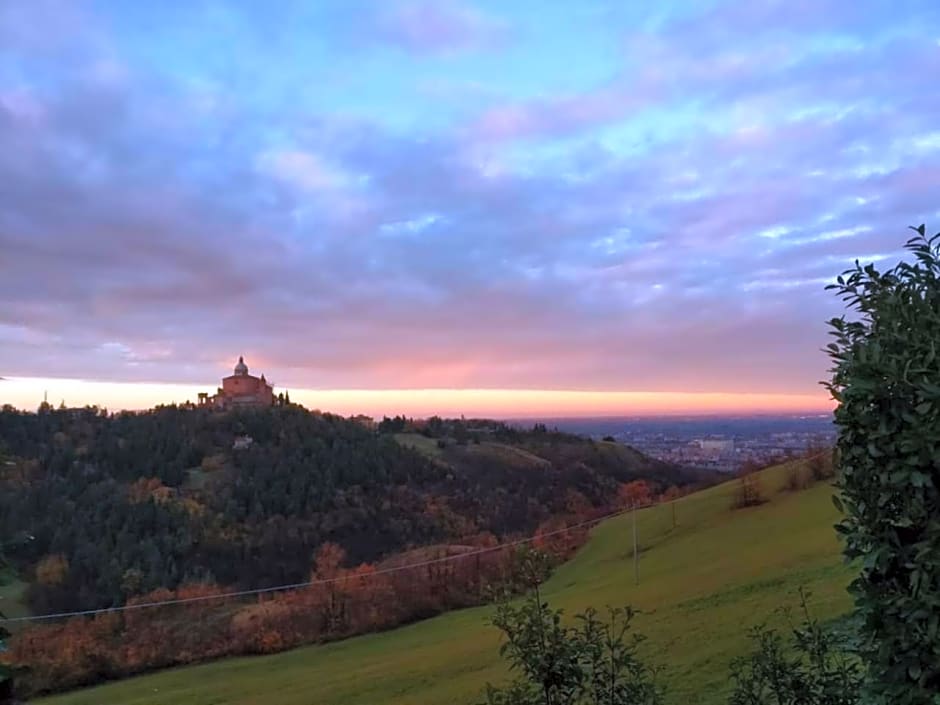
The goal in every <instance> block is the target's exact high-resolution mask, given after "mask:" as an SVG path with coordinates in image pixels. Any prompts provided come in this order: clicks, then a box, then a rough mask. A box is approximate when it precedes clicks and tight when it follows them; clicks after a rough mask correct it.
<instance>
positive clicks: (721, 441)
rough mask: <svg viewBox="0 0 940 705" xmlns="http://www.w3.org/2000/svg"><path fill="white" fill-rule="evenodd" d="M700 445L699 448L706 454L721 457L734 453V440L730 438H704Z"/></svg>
mask: <svg viewBox="0 0 940 705" xmlns="http://www.w3.org/2000/svg"><path fill="white" fill-rule="evenodd" d="M698 444H699V445H698V447H699V448H700V449H701V450H702V451H704V452H705V453H715V454H716V455H721V454H722V453H731V452H733V451H734V440H733V439H730V438H704V439H702V440H700V441H699V442H698Z"/></svg>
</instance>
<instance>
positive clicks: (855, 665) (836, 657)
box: [728, 596, 864, 705]
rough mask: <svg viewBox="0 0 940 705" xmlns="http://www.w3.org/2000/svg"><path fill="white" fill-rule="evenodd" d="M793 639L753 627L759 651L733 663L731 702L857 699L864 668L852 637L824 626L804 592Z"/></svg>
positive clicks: (832, 704)
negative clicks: (854, 653) (787, 641)
mask: <svg viewBox="0 0 940 705" xmlns="http://www.w3.org/2000/svg"><path fill="white" fill-rule="evenodd" d="M801 606H802V615H803V620H802V623H801V624H800V625H799V626H797V627H795V628H794V629H793V644H792V645H788V644H787V643H786V642H785V641H784V638H783V636H782V635H781V634H780V633H779V632H777V631H776V630H773V629H768V628H766V627H764V626H761V627H757V628H755V629H754V630H753V631H752V632H751V638H752V639H753V640H754V642H755V644H756V649H755V651H754V652H753V653H752V654H750V655H748V656H744V657H742V658H739V659H735V661H733V662H732V664H731V678H732V681H733V682H734V691H733V692H732V694H731V698H730V699H729V701H728V703H729V705H857V703H859V697H860V692H861V686H862V680H863V673H864V671H863V669H862V667H861V663H860V662H859V660H858V659H857V658H855V657H854V656H853V655H852V649H851V648H850V645H849V644H848V643H847V640H846V639H845V638H843V637H840V636H839V635H838V634H837V633H835V632H834V631H831V630H826V629H824V628H823V627H822V626H821V625H820V624H819V622H818V621H817V620H815V619H813V617H812V616H811V615H810V613H809V610H808V608H807V605H806V597H805V596H802V600H801Z"/></svg>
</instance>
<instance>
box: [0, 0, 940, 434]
mask: <svg viewBox="0 0 940 705" xmlns="http://www.w3.org/2000/svg"><path fill="white" fill-rule="evenodd" d="M938 37H940V3H937V2H934V1H932V0H921V1H918V0H895V1H893V2H880V1H875V2H866V3H856V2H850V1H849V0H813V1H812V2H810V1H808V0H795V1H794V0H789V1H783V0H751V1H747V2H744V1H741V2H739V1H734V2H731V1H723V0H709V1H706V2H699V1H698V0H695V1H692V0H673V1H671V2H664V3H657V4H655V6H654V5H653V4H649V3H624V2H613V1H611V2H607V1H606V0H598V1H597V2H585V3H545V2H534V1H532V2H525V1H520V2H513V3H505V2H498V1H496V0H440V1H430V0H388V1H385V2H368V1H366V0H335V1H333V2H327V1H323V2H316V3H295V2H285V3H274V4H265V5H262V4H260V3H253V2H229V3H128V2H121V1H119V0H90V1H89V2H83V3H59V2H53V1H51V0H33V1H30V2H9V3H3V4H0V183H2V184H3V185H4V188H2V189H0V375H3V377H5V378H6V380H4V381H2V382H0V403H4V402H7V403H13V404H15V405H17V406H27V407H34V406H35V405H36V404H37V403H38V401H39V400H40V399H41V396H42V392H43V391H44V390H45V389H48V390H49V394H50V401H54V403H56V404H57V403H58V401H59V399H61V398H64V399H66V401H67V402H68V403H71V404H76V405H81V404H86V403H89V404H91V403H98V404H101V405H104V406H108V407H113V408H142V407H146V406H149V405H151V404H153V403H158V402H161V403H169V402H172V401H177V402H179V401H184V400H185V399H186V398H190V400H192V401H195V399H196V391H198V390H204V389H206V388H207V385H208V386H209V388H212V387H213V386H214V385H215V384H216V383H217V380H218V379H219V377H220V374H221V373H223V372H224V371H226V370H229V369H231V365H232V360H234V359H236V358H237V356H238V355H245V356H246V359H249V360H250V362H251V364H252V366H253V367H254V368H256V369H259V370H261V369H263V370H265V371H266V372H267V373H268V374H269V375H270V377H271V379H272V381H273V382H274V383H275V384H276V385H277V388H278V389H279V390H280V389H283V388H285V387H286V388H287V389H289V390H290V392H291V395H292V398H295V399H296V400H297V401H300V402H302V403H304V404H305V405H308V406H311V407H322V408H323V409H325V410H330V411H338V412H340V413H347V412H349V413H353V412H356V413H358V412H362V413H369V414H373V415H375V414H377V413H390V414H393V413H407V414H421V413H450V414H460V413H465V414H467V415H473V414H485V415H488V416H498V417H515V416H526V415H540V414H541V415H544V414H552V415H565V414H573V415H590V414H632V413H686V412H688V413H705V412H709V411H711V412H752V411H764V412H773V411H797V410H799V411H818V410H826V409H830V408H831V407H832V404H831V401H830V400H829V399H828V396H827V394H826V392H825V390H824V389H823V388H822V387H820V386H819V384H818V382H819V380H821V379H823V378H825V377H826V375H827V369H828V367H829V363H828V360H827V359H826V356H825V354H824V353H823V352H822V351H821V350H822V348H823V347H824V346H825V345H826V343H827V342H828V338H827V332H826V325H825V321H826V320H827V319H828V318H830V317H832V316H836V315H840V313H841V312H842V305H841V303H840V302H839V301H838V300H837V299H836V298H835V297H834V296H832V295H831V294H830V293H827V292H825V291H824V286H825V285H826V284H827V283H828V282H831V281H832V280H833V278H834V277H835V275H837V274H838V273H839V272H841V271H842V270H843V269H845V268H846V267H848V266H849V265H850V264H851V263H852V261H853V260H854V259H855V258H856V257H858V258H859V259H861V260H862V261H874V262H878V263H879V266H882V265H884V266H890V265H891V264H893V263H894V262H896V261H897V260H898V259H899V257H900V256H901V245H902V244H903V242H904V240H905V239H906V237H907V235H908V232H907V231H906V226H908V225H911V224H919V223H921V222H925V223H926V224H927V227H928V228H929V229H930V230H931V232H935V231H936V230H938V229H940V211H938V204H937V202H936V194H937V192H938V188H940V131H938V123H937V116H938V115H940V93H938V91H937V90H936V87H935V85H934V84H935V81H936V76H938V75H940V39H938ZM75 380H87V381H86V382H81V383H80V382H77V381H75ZM56 389H61V390H62V391H56ZM190 390H193V391H192V392H190ZM317 390H320V391H317ZM416 390H419V391H416ZM420 390H424V391H420Z"/></svg>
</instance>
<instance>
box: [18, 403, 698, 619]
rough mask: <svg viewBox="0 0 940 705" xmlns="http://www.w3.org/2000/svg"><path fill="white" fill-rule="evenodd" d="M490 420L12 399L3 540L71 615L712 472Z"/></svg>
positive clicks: (356, 559) (489, 527)
mask: <svg viewBox="0 0 940 705" xmlns="http://www.w3.org/2000/svg"><path fill="white" fill-rule="evenodd" d="M476 427H477V428H478V429H481V430H479V431H478V432H474V434H470V433H469V432H468V431H467V430H466V426H465V424H464V423H463V422H460V421H449V422H448V421H442V420H439V419H438V420H437V422H436V424H435V425H434V426H433V427H432V429H431V430H432V431H433V432H434V433H436V434H437V435H436V436H422V435H418V434H411V436H410V437H411V438H412V439H421V440H422V441H423V443H424V446H422V447H420V448H418V450H415V444H416V441H415V440H412V441H406V442H403V443H399V442H398V441H397V440H396V436H395V435H394V434H393V433H385V432H381V431H376V430H374V429H370V428H367V427H365V426H363V425H362V424H360V423H355V422H353V421H351V420H347V419H343V418H341V417H338V416H333V415H330V414H321V413H316V412H308V411H307V410H305V409H303V408H301V407H297V406H281V407H275V408H272V409H267V410H255V411H252V410H245V411H241V412H231V413H215V412H211V411H207V410H204V409H198V408H197V409H190V408H177V407H164V408H160V409H157V410H154V411H151V412H147V413H138V414H130V413H124V414H116V415H108V414H106V413H104V412H101V411H99V410H98V409H94V408H89V409H85V410H61V411H57V410H47V411H45V412H44V413H39V414H27V413H22V412H16V411H14V410H12V409H9V408H5V409H3V410H2V411H0V454H5V455H4V457H8V459H7V460H5V461H4V463H3V464H2V466H0V535H2V536H6V537H12V538H8V540H7V541H5V544H7V545H5V546H4V548H5V552H6V554H7V558H8V559H9V561H10V562H11V563H12V564H13V566H14V567H15V568H17V569H18V572H19V574H20V575H21V576H24V577H25V578H29V579H30V580H29V582H30V585H29V587H28V588H27V590H26V599H27V600H28V602H29V605H30V607H31V608H32V609H33V611H35V612H58V611H66V610H80V609H90V608H100V607H107V606H111V605H115V604H121V603H123V602H124V601H125V600H127V599H129V598H131V597H133V596H135V595H140V594H144V593H147V592H149V591H153V590H156V589H161V588H167V589H175V588H176V587H178V586H180V585H182V584H185V583H190V582H201V583H206V582H214V583H218V584H221V585H225V586H232V587H238V588H257V587H265V586H270V585H276V584H283V583H293V582H299V581H303V580H305V579H307V578H308V577H309V575H310V571H311V568H312V561H313V555H314V553H315V551H316V550H317V549H318V548H319V547H320V546H322V545H323V544H325V543H327V542H331V543H335V544H338V545H339V546H340V547H341V548H342V549H343V551H344V552H345V555H346V562H347V564H348V565H357V564H359V563H362V562H375V561H378V560H381V559H383V558H385V557H387V556H389V555H392V554H394V553H397V552H400V551H403V550H408V549H412V548H415V547H419V546H426V545H431V544H439V543H446V542H451V541H457V542H467V541H468V540H471V539H473V537H475V536H479V535H481V534H487V535H492V536H496V537H506V536H511V535H516V534H520V533H531V532H533V531H534V530H535V529H536V528H537V527H538V525H539V524H540V523H542V522H544V521H546V520H549V519H551V518H553V517H557V516H558V515H560V514H566V513H569V514H570V513H571V511H572V508H576V509H579V510H585V509H589V508H601V507H606V506H608V504H609V502H610V501H611V499H612V498H615V497H616V491H617V487H618V485H619V484H620V483H623V482H628V481H630V480H635V479H638V478H645V479H647V480H649V481H650V482H651V483H652V484H654V485H655V486H658V487H659V488H660V489H666V487H667V486H669V485H673V484H677V485H689V484H691V483H694V482H699V481H701V479H702V478H701V477H699V476H696V475H695V474H693V473H686V472H684V471H683V470H682V469H680V468H677V467H675V466H671V465H667V464H665V463H658V462H656V461H653V460H651V459H649V458H646V457H645V456H643V455H642V454H639V453H636V452H635V451H632V450H629V449H626V448H623V447H621V448H620V449H619V450H617V451H615V452H611V451H610V450H605V449H603V448H600V447H599V444H596V443H594V442H593V441H590V440H587V439H584V438H580V437H577V436H572V435H569V434H562V433H557V432H550V431H548V430H547V429H544V428H542V429H538V430H537V431H522V430H518V429H510V428H508V427H506V426H505V425H503V424H499V423H496V422H476ZM481 435H483V436H484V438H483V440H482V441H481V439H480V436H481ZM454 436H456V438H455V437H454ZM398 438H399V439H402V438H406V437H403V436H398ZM438 444H441V445H442V446H444V447H443V448H442V449H439V448H438ZM428 446H429V447H430V449H429V448H428ZM438 450H439V451H440V452H439V453H437V454H436V455H435V451H438ZM533 469H536V470H537V472H532V470H533ZM26 537H29V538H28V540H27V538H26Z"/></svg>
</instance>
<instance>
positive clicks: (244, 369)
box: [235, 355, 248, 375]
mask: <svg viewBox="0 0 940 705" xmlns="http://www.w3.org/2000/svg"><path fill="white" fill-rule="evenodd" d="M235 374H237V375H247V374H248V365H246V364H245V358H243V357H242V356H241V355H239V357H238V364H237V365H235Z"/></svg>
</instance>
